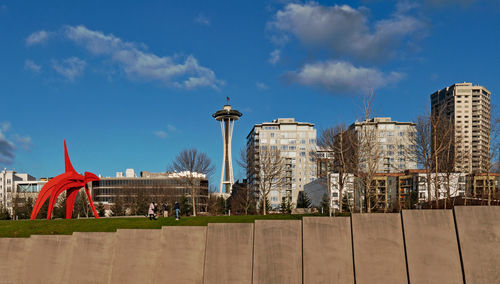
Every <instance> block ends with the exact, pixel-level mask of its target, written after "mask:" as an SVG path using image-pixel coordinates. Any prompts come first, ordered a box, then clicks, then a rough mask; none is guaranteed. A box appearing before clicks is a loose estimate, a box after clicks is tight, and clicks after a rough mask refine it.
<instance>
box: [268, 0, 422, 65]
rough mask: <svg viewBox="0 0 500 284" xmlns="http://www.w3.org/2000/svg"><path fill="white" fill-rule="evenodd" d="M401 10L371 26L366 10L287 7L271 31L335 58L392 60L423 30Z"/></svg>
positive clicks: (345, 7)
mask: <svg viewBox="0 0 500 284" xmlns="http://www.w3.org/2000/svg"><path fill="white" fill-rule="evenodd" d="M405 7H406V8H408V9H406V10H400V9H399V7H398V9H397V10H396V12H395V13H394V14H393V15H392V16H391V17H389V18H387V19H382V20H379V21H377V22H374V23H370V21H369V18H368V17H367V16H366V13H367V8H363V7H361V8H358V9H355V8H352V7H350V6H348V5H342V6H339V5H334V6H323V5H319V4H317V3H315V2H310V3H307V4H288V5H286V6H285V8H284V9H282V10H279V11H278V12H277V13H276V14H275V16H274V19H273V20H272V21H271V22H270V23H268V28H269V29H270V30H271V31H274V32H275V33H276V34H275V35H274V36H277V37H280V36H282V35H283V34H284V35H288V34H291V35H293V36H295V37H296V38H297V39H299V41H300V42H301V43H302V44H303V45H305V46H307V47H311V48H314V49H317V48H322V49H326V50H329V51H330V52H331V54H332V56H334V58H337V59H339V58H344V57H352V58H353V59H356V60H359V61H365V62H381V61H384V60H387V59H390V58H392V57H393V56H394V55H395V53H396V52H397V51H398V49H399V48H400V46H401V44H402V43H403V42H404V41H405V40H406V39H408V38H409V37H410V36H412V35H413V34H416V32H417V31H420V30H422V29H423V28H424V24H423V22H422V21H420V20H419V19H417V18H416V17H413V16H411V15H408V14H407V12H408V11H409V10H410V9H409V7H411V6H409V5H406V6H405Z"/></svg>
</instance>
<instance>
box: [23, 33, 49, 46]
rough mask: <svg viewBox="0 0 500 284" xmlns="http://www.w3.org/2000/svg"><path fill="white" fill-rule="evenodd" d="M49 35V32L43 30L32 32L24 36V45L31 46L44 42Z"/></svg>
mask: <svg viewBox="0 0 500 284" xmlns="http://www.w3.org/2000/svg"><path fill="white" fill-rule="evenodd" d="M50 36H51V33H50V32H47V31H44V30H40V31H38V32H34V33H32V34H30V35H29V36H28V37H27V38H26V45H27V46H31V45H37V44H43V43H46V42H47V41H48V40H49V37H50Z"/></svg>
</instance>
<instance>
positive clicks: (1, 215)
mask: <svg viewBox="0 0 500 284" xmlns="http://www.w3.org/2000/svg"><path fill="white" fill-rule="evenodd" d="M0 220H10V214H9V211H7V208H5V206H3V204H0Z"/></svg>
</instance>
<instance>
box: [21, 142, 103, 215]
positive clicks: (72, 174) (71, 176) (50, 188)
mask: <svg viewBox="0 0 500 284" xmlns="http://www.w3.org/2000/svg"><path fill="white" fill-rule="evenodd" d="M64 168H65V172H64V173H63V174H60V175H58V176H56V177H55V178H53V179H51V180H50V181H49V182H47V183H46V184H45V185H44V186H43V187H42V190H41V191H40V193H39V194H38V197H37V199H36V202H35V206H34V207H33V212H32V213H31V220H34V219H36V216H37V215H38V212H39V211H40V209H41V208H42V205H43V204H44V203H45V201H46V200H47V198H49V197H50V200H49V209H48V212H47V220H50V218H51V216H52V210H53V209H54V205H55V204H56V201H57V197H58V196H59V194H61V193H62V192H64V191H66V219H71V216H72V215H73V206H74V205H75V199H76V196H77V194H78V191H79V190H80V189H81V188H82V187H83V188H84V189H85V193H86V194H87V198H88V200H89V203H90V208H92V212H93V213H94V216H95V217H96V218H99V215H98V214H97V212H96V210H95V206H94V202H92V197H91V196H90V192H89V188H88V186H87V183H88V182H90V181H98V180H99V177H97V176H96V175H94V174H93V173H89V172H85V175H83V176H82V175H81V174H79V173H77V172H76V171H75V169H74V168H73V165H71V161H70V160H69V155H68V149H67V148H66V140H64Z"/></svg>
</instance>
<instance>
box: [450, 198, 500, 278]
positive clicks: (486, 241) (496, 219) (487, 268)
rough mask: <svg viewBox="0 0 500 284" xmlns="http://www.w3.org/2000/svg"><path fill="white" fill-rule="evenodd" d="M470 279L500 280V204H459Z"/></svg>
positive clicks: (460, 232) (459, 224) (460, 230)
mask: <svg viewBox="0 0 500 284" xmlns="http://www.w3.org/2000/svg"><path fill="white" fill-rule="evenodd" d="M454 210H455V220H456V223H457V229H458V237H459V240H460V247H461V250H462V261H463V267H464V274H465V280H466V282H467V283H498V282H499V281H500V280H499V279H500V207H498V206H491V207H486V206H482V207H476V206H467V207H465V206H457V207H455V209H454Z"/></svg>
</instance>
